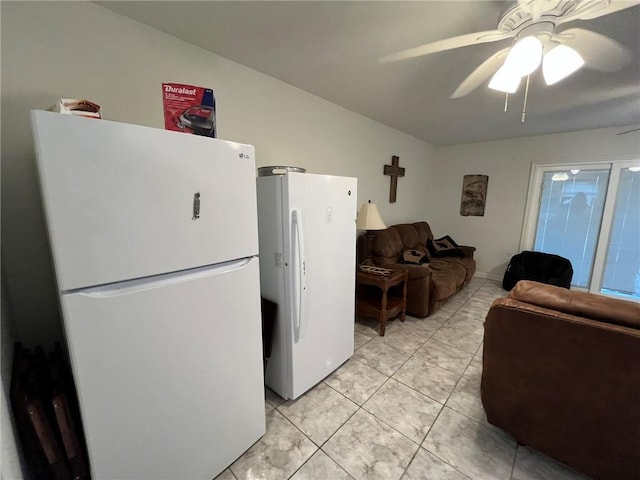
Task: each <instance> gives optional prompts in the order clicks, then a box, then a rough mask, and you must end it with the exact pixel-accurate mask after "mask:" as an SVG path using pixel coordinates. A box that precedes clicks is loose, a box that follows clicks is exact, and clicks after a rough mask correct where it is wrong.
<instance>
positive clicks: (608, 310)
mask: <svg viewBox="0 0 640 480" xmlns="http://www.w3.org/2000/svg"><path fill="white" fill-rule="evenodd" d="M482 367H483V370H482V384H481V392H482V393H481V396H482V404H483V405H484V409H485V411H486V414H487V419H488V420H489V422H490V423H492V424H493V425H495V426H497V427H499V428H501V429H503V430H505V431H506V432H507V433H508V434H509V435H511V436H512V437H514V438H515V439H516V440H517V441H518V442H519V443H521V444H524V445H526V446H528V447H531V448H533V449H535V450H538V451H540V452H542V453H544V454H546V455H548V456H550V457H552V458H555V459H556V460H558V461H560V462H562V463H564V464H566V465H567V466H569V467H571V468H573V469H574V470H576V471H578V472H580V473H583V474H586V475H589V476H590V477H593V478H594V479H602V480H613V479H615V480H632V479H633V480H638V479H640V304H638V303H634V302H629V301H624V300H618V299H613V298H608V297H604V296H600V295H594V294H589V293H585V292H578V291H573V290H567V289H564V288H560V287H556V286H552V285H545V284H542V283H537V282H532V281H529V280H522V281H520V282H518V283H517V285H516V286H515V288H514V289H513V290H512V291H511V292H510V294H509V296H508V297H507V298H501V299H498V300H496V301H495V302H494V303H493V305H492V306H491V308H490V309H489V313H488V314H487V318H486V321H485V333H484V352H483V366H482Z"/></svg>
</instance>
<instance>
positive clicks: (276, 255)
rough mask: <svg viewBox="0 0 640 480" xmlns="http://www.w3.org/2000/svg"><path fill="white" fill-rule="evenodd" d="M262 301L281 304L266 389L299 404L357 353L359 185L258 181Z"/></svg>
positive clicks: (316, 179) (297, 176) (306, 179)
mask: <svg viewBox="0 0 640 480" xmlns="http://www.w3.org/2000/svg"><path fill="white" fill-rule="evenodd" d="M257 186H258V190H257V191H258V231H259V249H260V286H261V293H262V296H263V297H265V298H266V299H268V300H271V301H272V302H274V303H276V304H277V314H276V319H275V327H274V334H273V346H272V353H271V358H270V359H269V360H268V363H267V369H266V374H265V383H266V384H267V385H268V386H269V387H270V388H271V389H273V390H274V391H275V392H276V393H278V394H279V395H280V396H282V397H283V398H288V399H295V398H297V397H299V396H300V395H302V394H303V393H304V392H306V391H307V390H309V389H310V388H311V387H313V386H314V385H315V384H317V383H318V382H320V381H321V380H322V379H324V378H325V377H326V376H327V375H329V374H330V373H331V372H333V371H334V370H335V369H336V368H338V367H339V366H340V365H341V364H342V363H344V362H345V361H346V360H348V359H349V358H350V357H351V355H352V354H353V331H354V292H355V246H356V214H357V200H356V199H357V179H355V178H349V177H337V176H329V175H317V174H310V173H297V172H293V173H292V172H289V173H286V174H284V175H267V176H259V177H258V179H257Z"/></svg>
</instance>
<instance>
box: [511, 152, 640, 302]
mask: <svg viewBox="0 0 640 480" xmlns="http://www.w3.org/2000/svg"><path fill="white" fill-rule="evenodd" d="M532 174H533V176H532V182H531V188H530V195H531V196H530V198H529V202H528V208H527V215H526V221H525V229H524V232H523V238H522V244H521V249H522V250H534V251H540V252H546V253H553V254H556V255H560V256H562V257H565V258H568V259H569V260H570V261H571V264H572V266H573V280H572V282H571V284H572V287H576V288H579V289H585V290H589V291H595V292H600V293H605V294H608V295H616V296H623V297H629V298H635V299H638V300H640V162H638V161H630V162H615V163H609V164H581V165H577V164H576V165H557V166H537V167H535V168H534V171H533V172H532Z"/></svg>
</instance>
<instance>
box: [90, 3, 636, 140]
mask: <svg viewBox="0 0 640 480" xmlns="http://www.w3.org/2000/svg"><path fill="white" fill-rule="evenodd" d="M97 3H99V4H100V5H102V6H103V7H105V8H108V9H110V10H112V11H114V12H118V13H120V14H122V15H125V16H127V17H130V18H132V19H135V20H137V21H139V22H141V23H144V24H146V25H149V26H151V27H154V28H156V29H158V30H161V31H163V32H166V33H169V34H171V35H173V36H175V37H178V38H180V39H182V40H185V41H187V42H189V43H192V44H194V45H197V46H199V47H202V48H204V49H206V50H208V51H211V52H213V53H216V54H218V55H220V56H222V57H225V58H228V59H230V60H233V61H235V62H238V63H241V64H243V65H246V66H248V67H251V68H253V69H255V70H258V71H260V72H263V73H265V74H267V75H270V76H272V77H275V78H278V79H280V80H282V81H284V82H286V83H288V84H290V85H293V86H295V87H298V88H300V89H302V90H305V91H307V92H310V93H313V94H315V95H317V96H319V97H322V98H325V99H327V100H329V101H331V102H333V103H336V104H338V105H341V106H343V107H345V108H347V109H349V110H352V111H354V112H357V113H360V114H362V115H364V116H366V117H369V118H371V119H373V120H376V121H378V122H380V123H383V124H385V125H388V126H390V127H393V128H395V129H397V130H400V131H402V132H405V133H407V134H409V135H412V136H415V137H417V138H420V139H423V140H425V141H427V142H429V143H431V144H433V145H437V146H440V145H451V144H459V143H469V142H477V141H485V140H495V139H504V138H513V137H522V136H529V135H540V134H547V133H557V132H567V131H576V130H585V129H591V128H602V127H612V126H623V125H635V124H639V123H640V6H634V7H632V8H629V9H626V10H622V11H620V12H617V13H614V14H611V15H607V16H604V17H600V18H597V19H594V20H590V21H576V22H571V23H567V24H565V25H562V28H560V30H563V29H566V28H572V27H580V28H586V29H589V30H593V31H596V32H598V33H602V34H604V35H607V36H609V37H611V38H613V39H615V40H617V41H618V42H620V43H622V44H623V45H626V46H627V47H629V48H630V49H631V51H632V61H631V63H630V64H628V65H627V66H626V67H624V68H623V69H621V70H619V71H617V72H615V73H604V72H599V71H595V70H589V69H586V68H583V69H582V70H580V71H578V72H577V73H576V74H574V75H572V76H571V77H569V78H568V79H566V80H564V81H563V82H561V83H559V84H556V85H554V86H551V87H547V86H545V85H544V82H543V81H542V79H541V76H540V74H539V70H538V72H536V73H535V74H534V76H532V78H531V80H532V81H531V84H530V88H529V98H528V103H527V117H526V122H525V123H524V124H522V123H521V122H520V117H521V109H522V103H523V97H524V94H523V90H524V89H523V88H522V87H521V88H520V90H519V92H518V93H516V94H515V95H513V96H510V98H509V110H508V112H507V113H504V112H503V107H504V95H503V94H500V93H497V92H494V91H491V90H489V89H488V88H487V87H486V85H482V86H481V87H480V88H478V89H476V90H475V91H473V92H472V93H470V94H469V95H467V96H466V97H463V98H459V99H455V100H452V99H450V98H449V95H450V94H451V93H452V92H453V91H454V90H455V88H456V87H457V86H458V84H459V83H460V82H461V81H462V80H463V79H464V78H465V77H466V76H467V75H469V74H470V73H471V72H472V71H473V70H474V69H475V68H476V67H477V66H478V65H479V64H480V63H482V62H483V61H484V60H485V59H487V58H488V57H489V56H490V55H492V54H493V53H495V52H497V51H498V50H500V49H502V48H505V47H507V46H509V45H510V44H511V40H502V41H499V42H494V43H485V44H481V45H474V46H469V47H464V48H459V49H456V50H450V51H446V52H441V53H435V54H432V55H429V56H425V57H420V58H414V59H411V60H404V61H401V62H396V63H390V64H381V63H379V62H378V59H379V58H380V57H382V56H385V55H388V54H391V53H395V52H398V51H401V50H404V49H408V48H411V47H415V46H418V45H422V44H424V43H428V42H432V41H436V40H441V39H444V38H448V37H452V36H456V35H462V34H465V33H471V32H476V31H484V30H493V29H495V28H496V26H497V21H498V18H499V17H500V15H501V13H502V12H503V11H504V10H505V9H506V7H507V6H508V4H507V2H489V1H455V2H454V1H448V2H435V1H412V2H400V1H389V2H386V1H338V2H336V1H316V2H313V1H283V2H275V1H254V2H245V1H199V2H186V1H159V2H155V1H141V2H138V1H128V2H97ZM214 89H215V86H214Z"/></svg>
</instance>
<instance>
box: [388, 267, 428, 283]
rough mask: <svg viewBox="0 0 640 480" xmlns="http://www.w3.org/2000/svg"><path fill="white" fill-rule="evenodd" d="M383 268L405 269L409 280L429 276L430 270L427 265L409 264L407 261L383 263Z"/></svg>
mask: <svg viewBox="0 0 640 480" xmlns="http://www.w3.org/2000/svg"><path fill="white" fill-rule="evenodd" d="M384 268H388V269H390V270H400V271H402V270H405V271H407V272H408V273H409V281H411V280H417V279H420V278H430V277H431V274H432V271H431V268H429V265H411V264H407V263H392V264H391V265H385V266H384Z"/></svg>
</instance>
